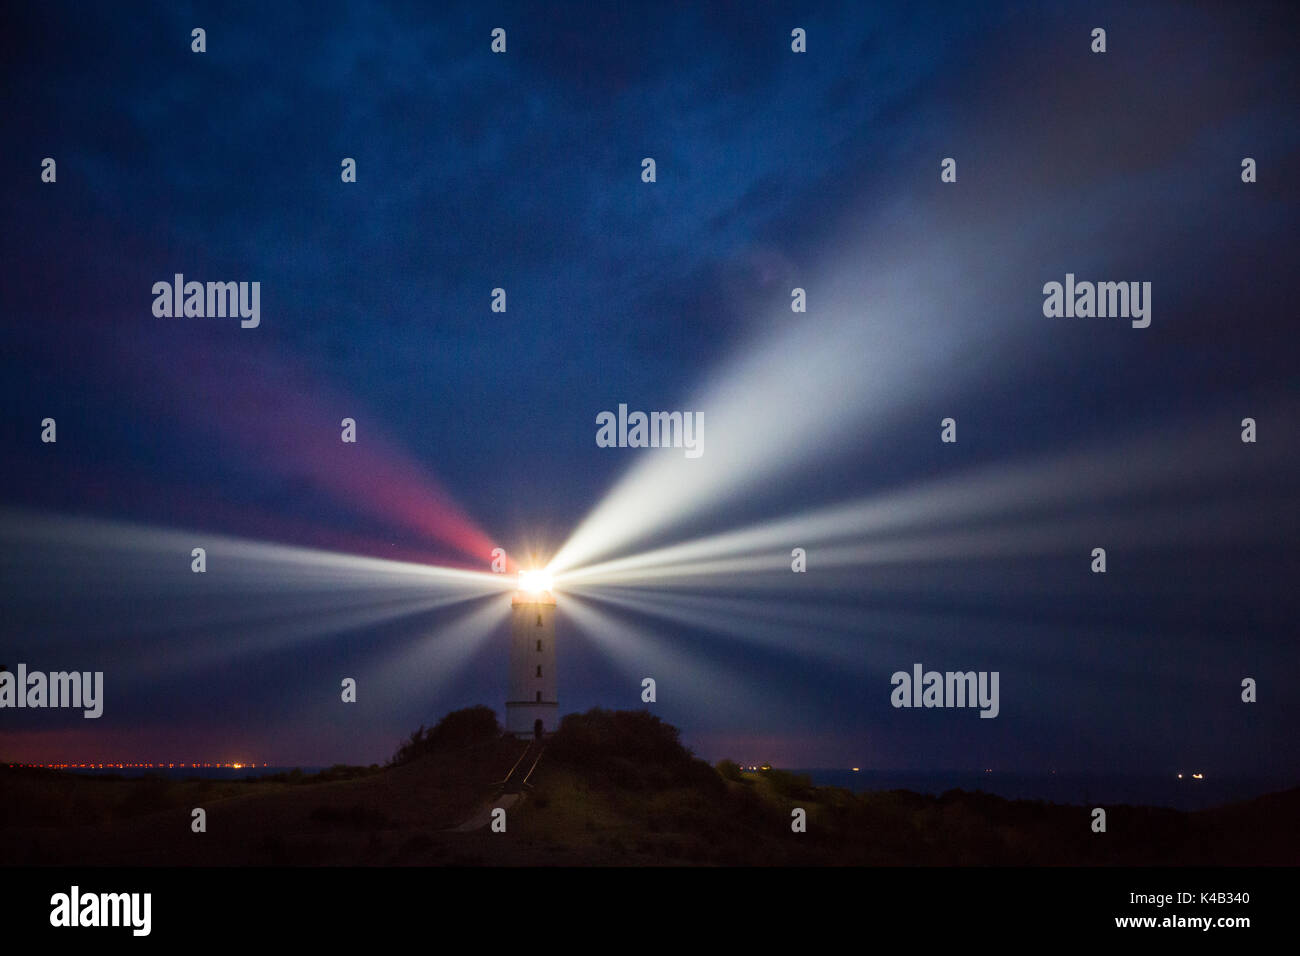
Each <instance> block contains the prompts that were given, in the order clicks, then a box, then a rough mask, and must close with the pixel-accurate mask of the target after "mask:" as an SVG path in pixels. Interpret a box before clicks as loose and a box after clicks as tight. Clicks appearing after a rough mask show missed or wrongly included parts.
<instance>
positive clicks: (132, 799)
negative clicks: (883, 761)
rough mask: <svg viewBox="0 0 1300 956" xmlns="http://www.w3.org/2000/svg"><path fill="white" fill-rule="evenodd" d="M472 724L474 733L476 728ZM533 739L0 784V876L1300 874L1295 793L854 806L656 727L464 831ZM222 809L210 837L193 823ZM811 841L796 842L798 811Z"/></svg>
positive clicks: (467, 719) (445, 732)
mask: <svg viewBox="0 0 1300 956" xmlns="http://www.w3.org/2000/svg"><path fill="white" fill-rule="evenodd" d="M466 715H468V716H466ZM524 747H525V744H524V742H521V741H516V740H513V739H509V738H503V737H502V736H501V735H500V731H499V728H497V726H496V721H495V717H493V716H491V711H489V710H487V709H486V708H472V709H471V710H470V711H460V712H457V713H456V714H452V715H448V717H447V718H446V719H444V721H443V722H442V723H441V724H439V725H438V727H435V728H434V729H433V730H432V731H429V732H427V733H426V732H425V731H424V730H423V728H422V729H421V731H419V732H417V733H416V734H415V735H412V738H411V740H410V741H407V742H406V743H404V744H403V747H402V749H401V750H400V751H399V752H398V754H397V755H396V756H395V758H394V760H393V761H392V762H390V764H389V765H388V766H385V767H383V768H360V767H357V768H334V769H333V770H331V771H327V772H325V773H323V774H320V775H317V776H302V777H300V778H296V779H295V778H293V777H278V778H271V779H263V780H260V781H256V782H252V781H212V780H190V781H173V780H164V779H160V778H144V779H141V778H132V779H125V778H108V779H104V778H99V777H88V776H81V775H75V774H67V773H61V772H58V771H41V770H0V864H5V865H32V864H36V865H41V864H81V865H84V864H92V865H93V864H110V865H111V864H125V865H196V866H232V865H363V866H364V865H380V866H394V865H399V866H400V865H453V866H457V865H465V866H474V865H507V866H509V865H636V866H654V865H669V866H674V865H990V864H992V865H1248V864H1273V865H1294V864H1296V863H1297V862H1300V831H1297V829H1296V827H1295V826H1294V821H1295V819H1296V817H1297V812H1298V811H1300V790H1292V791H1288V792H1286V793H1281V794H1274V795H1271V796H1268V797H1264V798H1260V799H1258V800H1254V801H1250V802H1248V803H1243V804H1236V805H1233V806H1229V807H1223V808H1219V809H1216V810H1208V811H1201V812H1197V813H1184V812H1180V811H1175V810H1166V809H1156V808H1150V807H1124V806H1110V807H1107V808H1106V809H1107V813H1108V832H1107V833H1104V834H1096V833H1093V832H1092V831H1091V829H1090V826H1089V822H1090V813H1089V811H1090V809H1091V808H1088V807H1078V806H1062V805H1057V804H1045V803H1041V802H1037V801H1012V800H1005V799H1002V798H1000V797H994V796H990V795H987V794H983V793H967V792H962V791H952V792H949V793H946V794H943V795H942V796H939V797H930V796H922V795H919V794H915V793H910V792H906V791H889V792H874V793H866V794H853V793H850V792H849V791H847V790H841V789H836V788H825V787H821V788H819V787H813V786H812V785H811V784H810V783H809V781H808V780H807V779H806V778H801V777H798V776H796V775H793V774H790V773H785V772H782V771H780V770H772V771H764V772H755V773H741V772H740V771H739V768H736V767H735V766H734V765H727V764H725V762H724V764H720V765H719V767H718V768H713V767H710V766H709V765H707V764H705V763H704V762H702V761H700V760H697V759H695V758H694V757H692V756H691V754H690V753H689V751H687V750H686V749H685V748H683V747H682V746H681V745H680V743H679V742H678V739H677V731H676V729H675V728H672V727H670V726H669V725H667V724H663V723H662V722H660V721H659V720H658V719H657V718H654V717H651V716H650V715H649V714H647V713H645V712H639V711H633V712H608V711H591V712H588V713H587V714H583V715H572V716H570V717H568V718H566V720H565V722H564V725H563V726H562V727H561V729H560V731H559V732H558V733H557V734H555V735H554V736H553V737H552V738H550V740H549V741H548V743H547V752H546V756H545V757H544V759H543V761H542V764H541V765H540V766H539V768H538V771H537V773H536V775H535V777H534V780H533V782H534V783H535V788H534V789H533V790H531V791H530V792H529V793H528V795H527V796H526V798H525V799H524V800H523V801H522V802H521V803H519V804H517V805H516V806H514V807H512V808H511V809H510V810H509V811H508V813H507V828H506V832H505V833H493V832H491V831H489V830H486V829H485V830H479V831H475V832H470V833H450V832H446V830H447V828H449V827H451V826H454V825H456V824H458V823H460V822H462V821H463V820H465V819H467V818H469V817H470V816H471V814H472V813H473V811H474V810H475V809H476V808H480V807H482V806H483V805H484V804H485V803H488V802H490V801H492V799H493V797H494V795H495V793H496V790H495V788H494V784H496V783H497V782H498V781H500V780H502V779H503V778H504V777H505V775H506V774H507V773H508V772H509V770H510V768H511V767H512V766H513V764H514V763H515V761H516V760H517V759H518V758H519V756H520V754H521V753H522V752H523V749H524ZM193 807H203V808H204V809H205V810H206V811H207V832H206V833H203V834H195V833H193V832H191V829H190V819H191V817H190V811H191V809H192V808H193ZM794 808H802V809H803V810H805V811H806V813H807V832H805V833H794V832H792V830H791V819H792V818H791V811H792V810H793V809H794Z"/></svg>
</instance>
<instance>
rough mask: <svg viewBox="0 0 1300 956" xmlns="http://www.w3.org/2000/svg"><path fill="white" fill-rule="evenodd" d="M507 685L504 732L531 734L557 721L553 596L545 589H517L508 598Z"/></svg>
mask: <svg viewBox="0 0 1300 956" xmlns="http://www.w3.org/2000/svg"><path fill="white" fill-rule="evenodd" d="M510 604H511V607H510V615H511V616H510V688H509V692H508V694H507V697H506V732H507V733H511V734H514V735H516V736H518V737H531V736H533V734H534V733H535V732H536V722H537V721H539V720H540V721H541V722H542V732H543V733H548V734H549V733H553V732H554V731H555V729H556V727H557V725H558V724H559V702H558V701H557V699H556V692H555V598H554V597H553V596H552V595H551V593H550V592H549V591H543V592H540V593H537V594H532V593H528V592H524V591H520V592H518V593H516V594H515V596H514V598H513V599H512V600H511V602H510Z"/></svg>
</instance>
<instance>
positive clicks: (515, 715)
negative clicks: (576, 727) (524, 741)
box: [506, 700, 560, 737]
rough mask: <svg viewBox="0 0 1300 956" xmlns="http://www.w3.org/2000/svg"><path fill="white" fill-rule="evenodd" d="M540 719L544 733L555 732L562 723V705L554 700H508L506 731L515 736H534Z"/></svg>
mask: <svg viewBox="0 0 1300 956" xmlns="http://www.w3.org/2000/svg"><path fill="white" fill-rule="evenodd" d="M539 720H540V721H541V722H542V724H541V728H542V733H544V734H553V733H555V731H556V729H557V728H558V727H559V724H560V705H559V704H557V703H556V702H555V701H553V700H552V701H544V700H539V701H532V700H523V701H515V700H508V701H506V733H508V734H511V735H512V736H515V737H534V736H536V735H537V722H538V721H539Z"/></svg>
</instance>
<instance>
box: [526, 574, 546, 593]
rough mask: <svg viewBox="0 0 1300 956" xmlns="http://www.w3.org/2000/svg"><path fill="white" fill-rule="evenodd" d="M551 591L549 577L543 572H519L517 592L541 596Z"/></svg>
mask: <svg viewBox="0 0 1300 956" xmlns="http://www.w3.org/2000/svg"><path fill="white" fill-rule="evenodd" d="M550 589H551V576H550V575H549V574H547V573H546V572H545V571H520V572H519V590H521V591H527V592H528V593H529V594H541V593H542V592H543V591H549V590H550Z"/></svg>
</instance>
